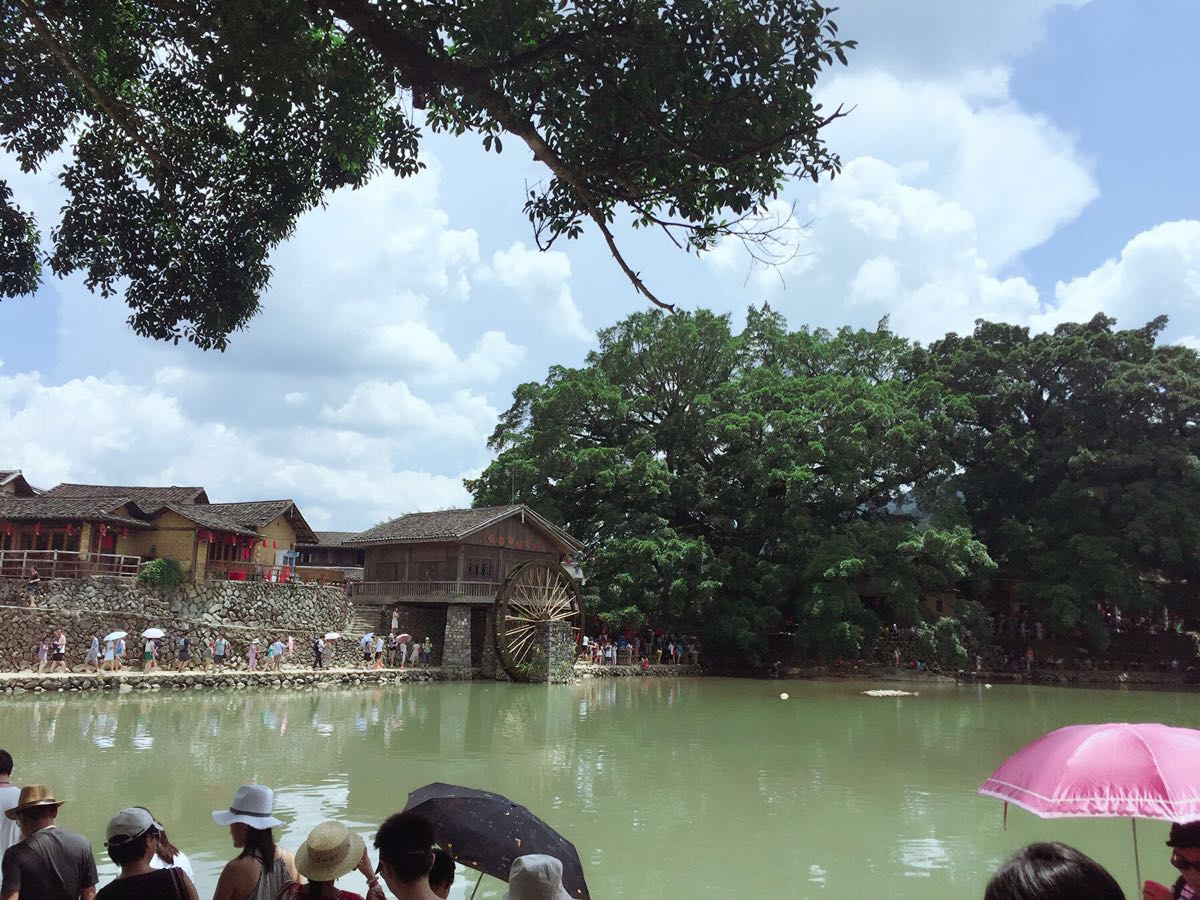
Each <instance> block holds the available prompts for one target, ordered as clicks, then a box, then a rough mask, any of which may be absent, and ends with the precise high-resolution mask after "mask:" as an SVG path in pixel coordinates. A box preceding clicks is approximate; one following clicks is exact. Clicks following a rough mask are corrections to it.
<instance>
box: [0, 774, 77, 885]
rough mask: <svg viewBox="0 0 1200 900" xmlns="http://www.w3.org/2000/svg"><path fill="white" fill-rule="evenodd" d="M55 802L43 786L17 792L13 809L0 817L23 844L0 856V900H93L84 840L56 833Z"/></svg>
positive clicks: (56, 811)
mask: <svg viewBox="0 0 1200 900" xmlns="http://www.w3.org/2000/svg"><path fill="white" fill-rule="evenodd" d="M64 802H65V801H62V800H56V799H55V798H54V792H53V791H52V790H50V788H49V787H47V786H46V785H44V784H27V785H25V787H23V788H21V795H20V798H19V799H18V801H17V805H16V806H14V807H13V808H12V809H9V810H5V812H4V814H5V815H6V816H7V817H8V818H9V819H12V820H13V821H15V822H17V823H18V824H19V825H20V826H21V834H22V836H23V838H24V839H23V840H22V841H21V842H20V843H19V844H14V845H13V846H11V847H9V848H8V850H6V851H5V853H4V862H3V867H2V868H3V881H2V883H0V900H43V898H46V900H51V898H53V900H60V898H67V900H92V898H93V897H95V896H96V882H97V881H98V880H99V879H97V877H96V859H95V857H93V856H92V845H91V844H89V843H88V841H87V838H85V837H82V836H81V835H78V834H75V833H74V832H70V831H67V830H65V829H62V828H58V827H57V826H56V825H55V824H54V821H55V819H57V818H58V808H59V807H60V806H62V805H63V803H64Z"/></svg>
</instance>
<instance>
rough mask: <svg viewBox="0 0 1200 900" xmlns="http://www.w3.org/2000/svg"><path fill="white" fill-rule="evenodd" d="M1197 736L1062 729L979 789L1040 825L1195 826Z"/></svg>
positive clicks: (1147, 729)
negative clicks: (1093, 821) (1154, 822)
mask: <svg viewBox="0 0 1200 900" xmlns="http://www.w3.org/2000/svg"><path fill="white" fill-rule="evenodd" d="M1197 760H1200V731H1194V730H1192V729H1190V728H1171V727H1169V726H1167V725H1151V724H1147V725H1129V724H1124V723H1114V724H1111V725H1069V726H1067V727H1066V728H1060V729H1058V730H1057V731H1052V732H1050V733H1049V734H1047V735H1045V736H1044V737H1040V738H1038V739H1037V740H1036V741H1034V742H1033V743H1031V744H1027V745H1026V746H1024V747H1022V748H1021V749H1020V750H1018V751H1017V752H1016V753H1014V754H1013V755H1012V756H1010V757H1009V758H1008V759H1006V760H1005V761H1004V763H1003V764H1002V765H1001V766H1000V768H998V769H997V770H996V771H995V772H993V773H992V776H991V777H990V778H988V780H987V781H985V782H984V783H983V785H982V786H981V787H980V788H979V793H981V794H983V795H985V796H988V797H996V798H997V799H1000V800H1003V801H1004V803H1005V811H1006V814H1007V809H1008V804H1009V803H1013V804H1016V805H1017V806H1020V807H1021V808H1022V809H1027V810H1029V811H1030V812H1031V813H1034V814H1035V815H1038V816H1041V817H1042V818H1043V819H1053V818H1061V817H1066V816H1076V817H1086V818H1091V817H1110V816H1111V817H1118V816H1120V817H1125V816H1128V817H1129V818H1130V820H1131V821H1132V822H1133V857H1134V866H1135V867H1136V869H1137V878H1138V886H1139V889H1140V886H1141V883H1142V871H1141V864H1140V862H1139V860H1138V855H1137V819H1139V818H1141V819H1166V820H1168V821H1172V822H1189V821H1193V820H1196V819H1200V766H1197Z"/></svg>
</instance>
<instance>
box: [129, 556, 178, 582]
mask: <svg viewBox="0 0 1200 900" xmlns="http://www.w3.org/2000/svg"><path fill="white" fill-rule="evenodd" d="M185 579H186V576H185V574H184V571H183V566H182V565H180V563H179V560H177V559H169V558H166V557H162V558H159V559H152V560H150V562H148V563H146V564H145V565H144V566H142V570H141V571H140V572H138V584H144V585H150V586H154V587H168V588H171V587H179V585H181V584H183V582H184V580H185Z"/></svg>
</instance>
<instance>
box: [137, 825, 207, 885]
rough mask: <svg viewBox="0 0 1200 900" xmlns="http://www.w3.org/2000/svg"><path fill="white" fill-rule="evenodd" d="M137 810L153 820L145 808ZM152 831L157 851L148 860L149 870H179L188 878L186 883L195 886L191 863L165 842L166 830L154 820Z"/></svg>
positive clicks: (177, 849) (182, 853)
mask: <svg viewBox="0 0 1200 900" xmlns="http://www.w3.org/2000/svg"><path fill="white" fill-rule="evenodd" d="M138 809H143V810H145V811H146V812H147V813H148V814H149V815H150V817H151V818H154V813H152V812H150V810H148V809H146V807H144V806H140V807H138ZM154 830H155V831H157V832H158V849H157V850H156V851H155V852H154V856H153V857H151V859H150V868H152V869H179V870H180V871H181V872H183V874H184V875H186V876H187V877H188V881H190V882H191V883H192V884H195V883H196V876H195V875H193V874H192V863H191V861H190V860H189V859H188V858H187V854H186V853H184V852H183V851H182V850H180V849H179V848H178V847H176V846H175V845H174V844H172V843H171V842H170V841H169V840H167V830H166V829H165V828H163V826H162V823H161V822H159V821H157V820H155V822H154Z"/></svg>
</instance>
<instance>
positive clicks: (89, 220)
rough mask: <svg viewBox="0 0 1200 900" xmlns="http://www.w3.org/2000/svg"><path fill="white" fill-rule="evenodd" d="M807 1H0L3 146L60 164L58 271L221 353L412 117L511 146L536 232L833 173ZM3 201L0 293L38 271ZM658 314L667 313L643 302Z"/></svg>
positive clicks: (719, 200)
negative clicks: (521, 166)
mask: <svg viewBox="0 0 1200 900" xmlns="http://www.w3.org/2000/svg"><path fill="white" fill-rule="evenodd" d="M832 11H833V10H832V9H831V8H829V7H826V6H824V5H822V4H821V3H819V2H817V0H740V2H728V0H675V2H672V3H650V2H643V0H598V2H589V3H577V2H559V0H521V2H505V3H496V2H494V0H461V2H456V3H449V2H436V0H417V2H407V0H193V2H189V3H178V2H174V0H53V2H49V0H0V139H2V141H3V144H4V146H5V148H6V149H7V150H8V151H9V152H11V153H13V154H14V155H15V156H16V158H17V159H18V161H19V162H20V164H21V166H22V168H23V169H24V170H26V171H36V170H37V169H39V168H40V167H42V166H43V165H45V164H46V163H47V161H48V160H49V159H50V157H51V155H52V154H55V153H56V152H59V151H63V152H65V154H66V155H67V157H68V162H67V164H66V166H65V169H64V170H63V172H62V175H61V181H62V184H63V186H64V187H65V188H66V190H67V193H68V200H67V203H66V206H65V208H64V210H63V217H62V221H61V222H60V223H59V224H58V226H57V228H56V229H55V230H54V232H53V244H54V246H53V252H52V254H51V256H50V265H51V268H52V270H53V271H54V272H55V273H56V274H59V275H65V274H67V273H71V272H82V273H84V275H85V277H86V281H87V284H88V285H89V287H91V288H92V289H93V290H96V291H98V292H100V293H101V294H102V295H105V296H108V295H111V294H114V293H116V292H118V291H119V290H123V291H124V299H125V302H126V303H127V304H128V305H129V307H130V308H131V309H132V315H131V318H130V323H131V325H132V326H133V328H134V329H135V330H136V331H137V332H139V333H141V334H146V335H150V336H153V337H156V338H163V339H173V340H175V341H179V340H180V339H181V338H185V339H187V340H189V341H192V342H194V343H195V344H197V345H199V346H201V347H218V348H223V347H224V346H225V344H226V341H227V338H228V336H229V335H230V333H231V332H233V331H234V330H236V329H239V328H241V327H244V326H245V325H246V323H247V322H248V320H249V319H250V318H251V317H252V316H253V314H254V312H255V310H256V308H257V306H258V300H259V297H260V295H261V294H262V291H263V290H264V288H265V286H266V285H267V282H268V280H269V277H270V268H269V266H268V264H267V258H268V254H269V253H270V251H271V249H272V248H273V247H275V246H276V245H277V244H278V243H279V242H280V241H282V240H283V239H285V238H286V237H288V235H290V234H291V232H292V230H293V228H294V227H295V224H296V220H297V218H298V217H299V216H300V215H301V214H302V213H303V212H305V211H306V210H309V209H312V208H313V207H314V206H316V205H317V204H319V203H321V202H322V201H323V199H324V198H325V197H326V196H327V195H328V193H329V192H330V191H333V190H336V189H338V188H344V187H350V188H357V187H361V186H362V185H363V184H365V183H366V182H367V180H368V179H369V178H370V177H371V176H372V175H373V174H374V173H376V172H377V171H379V170H389V171H391V172H393V173H395V174H396V175H398V176H406V175H411V174H413V173H414V172H416V171H418V170H419V169H420V168H421V165H422V164H421V162H420V159H419V154H418V150H419V138H420V128H419V126H420V124H421V123H420V121H419V120H418V118H417V117H416V114H415V113H414V111H413V110H414V108H418V109H420V108H423V109H424V110H425V117H424V121H425V122H426V123H428V124H429V125H430V126H431V127H432V128H434V129H435V130H445V131H448V132H451V133H453V134H458V135H461V134H466V133H468V132H470V133H473V134H474V135H476V136H478V137H479V139H480V140H481V141H482V143H483V145H484V147H485V148H487V149H489V150H495V151H496V152H500V150H501V149H502V146H503V144H502V138H505V137H508V136H512V137H513V138H515V139H517V140H520V141H521V142H522V143H523V144H525V145H526V147H527V148H528V150H530V151H531V152H532V154H533V156H534V158H536V159H537V160H538V161H540V162H541V163H542V164H543V165H544V166H545V167H546V172H547V180H546V181H545V182H544V183H542V184H539V185H536V186H534V187H533V188H532V190H530V191H529V193H528V195H527V199H526V203H525V212H526V214H527V215H528V217H529V219H530V221H531V223H532V226H533V229H534V233H535V235H536V236H537V238H538V241H539V243H540V245H541V246H543V247H545V246H548V245H550V244H552V243H553V242H554V241H555V240H556V239H558V238H559V237H562V236H564V235H565V236H566V237H568V238H573V237H576V236H577V235H579V234H580V233H581V232H582V230H583V229H584V227H585V226H590V227H593V228H595V229H598V230H599V231H600V232H601V233H602V235H603V237H604V238H605V240H606V242H607V244H608V246H609V248H610V250H611V251H612V253H613V255H614V257H615V258H616V261H617V263H618V264H619V265H620V266H621V268H622V270H623V271H624V272H625V274H626V275H627V276H628V278H629V279H630V280H631V282H632V283H633V285H634V286H635V287H636V288H637V289H638V290H639V291H641V292H642V293H643V294H645V295H646V296H647V297H648V298H650V299H651V300H653V301H654V302H660V301H658V300H657V298H656V297H655V296H654V295H653V294H652V293H651V291H650V290H649V288H647V287H646V285H645V284H644V283H643V282H642V280H641V278H640V277H639V276H638V275H637V274H636V273H635V272H634V271H633V269H632V268H631V267H630V266H629V265H628V264H627V263H626V262H625V260H624V258H623V257H622V256H621V254H620V252H619V250H618V248H617V245H616V242H615V241H614V238H613V233H612V229H611V225H612V223H613V221H614V219H615V218H616V217H617V216H618V215H621V216H622V217H624V218H628V219H629V220H630V221H632V223H633V224H634V225H636V226H638V227H652V228H659V229H662V230H663V231H664V232H666V233H667V234H668V235H669V236H670V237H671V239H672V240H673V241H675V242H676V243H677V244H679V245H681V246H686V247H688V248H689V249H693V250H697V251H699V250H703V249H706V248H708V247H710V246H711V245H712V243H713V241H715V240H716V239H718V238H720V237H722V236H725V235H736V236H740V237H743V238H744V239H746V240H747V241H750V242H760V244H759V246H760V247H761V246H762V243H761V242H768V243H769V242H770V240H771V233H770V230H769V229H767V230H765V231H764V230H761V229H760V228H759V227H758V226H756V225H755V224H754V223H755V221H756V216H757V214H759V213H761V212H763V211H764V210H765V207H766V204H767V203H768V201H770V200H771V199H772V198H774V197H775V196H777V194H778V192H779V190H780V188H781V187H782V186H783V184H784V183H785V182H786V181H787V180H788V179H791V178H795V177H801V178H812V179H816V178H818V177H820V176H822V175H832V174H833V173H835V172H836V171H837V169H838V161H837V158H836V157H835V156H834V155H833V154H832V153H831V152H830V151H829V150H828V148H827V147H826V146H825V144H824V142H823V140H822V138H821V131H822V128H823V127H824V126H825V125H826V124H828V123H829V122H830V121H832V120H833V119H835V118H837V117H838V116H840V115H841V114H842V113H841V110H840V109H839V110H835V111H833V112H828V111H825V110H822V109H821V107H820V105H819V104H817V103H815V102H814V100H813V97H812V93H813V88H814V86H815V84H816V80H817V77H818V75H819V74H820V72H821V71H822V70H823V69H826V68H828V67H830V66H832V65H834V64H836V63H838V62H841V63H844V62H845V61H846V51H847V50H848V49H850V48H851V47H852V46H853V42H850V41H843V40H841V39H839V38H838V35H837V27H836V25H835V24H834V22H833V20H832V19H831V18H830V14H831V13H832ZM31 224H32V223H31V221H30V220H29V219H28V218H26V217H23V216H22V215H21V214H20V213H19V211H18V210H16V209H15V207H13V206H12V205H11V204H10V202H9V200H8V198H7V196H6V195H4V196H0V241H3V242H4V243H3V244H0V247H2V248H4V249H6V250H7V249H8V247H9V244H10V242H12V241H14V240H15V241H16V242H17V244H18V249H19V250H21V251H22V252H18V253H13V254H9V253H5V254H4V255H3V256H0V286H2V287H3V292H4V293H6V294H11V293H14V292H28V290H30V289H31V288H32V286H34V285H35V284H36V282H37V276H38V268H37V261H36V258H31V257H30V255H29V254H28V253H27V252H24V251H25V250H26V249H27V247H28V241H27V240H26V234H27V232H28V228H27V226H30V225H31ZM662 305H666V304H662Z"/></svg>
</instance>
